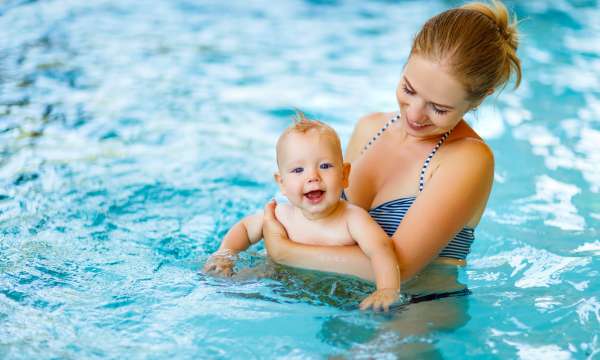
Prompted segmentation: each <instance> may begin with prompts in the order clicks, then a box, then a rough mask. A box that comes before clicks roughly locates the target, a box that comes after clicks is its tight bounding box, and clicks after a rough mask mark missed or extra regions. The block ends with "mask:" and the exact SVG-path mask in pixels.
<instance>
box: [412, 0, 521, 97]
mask: <svg viewBox="0 0 600 360" xmlns="http://www.w3.org/2000/svg"><path fill="white" fill-rule="evenodd" d="M518 44H519V40H518V32H517V22H516V20H515V19H512V20H511V19H510V16H509V13H508V11H507V9H506V7H505V6H504V4H502V3H501V2H500V1H496V0H493V1H492V3H491V5H488V4H484V3H480V2H472V3H468V4H466V5H463V6H462V7H460V8H455V9H451V10H447V11H444V12H442V13H441V14H439V15H436V16H434V17H433V18H431V19H429V20H428V21H427V22H426V23H425V25H423V28H422V29H421V31H419V33H418V34H417V35H416V37H415V39H414V41H413V46H412V49H411V52H410V54H411V55H413V54H418V55H420V56H424V57H426V58H428V59H430V60H434V61H439V62H440V63H441V64H443V65H446V66H448V68H449V69H450V71H451V73H452V74H453V75H454V76H456V78H457V79H458V80H459V81H460V82H461V83H462V84H463V86H464V87H465V89H466V91H467V97H468V99H469V100H470V101H473V102H478V101H481V100H482V99H483V98H485V97H486V96H487V95H489V94H491V93H492V92H493V91H494V90H495V89H497V88H500V87H503V86H504V85H505V84H506V83H507V82H508V80H509V79H510V77H511V75H512V74H513V73H514V75H515V77H516V79H515V88H517V87H518V86H519V84H520V83H521V61H520V60H519V58H518V56H517V47H518Z"/></svg>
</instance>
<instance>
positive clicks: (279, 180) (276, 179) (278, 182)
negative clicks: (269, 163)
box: [273, 171, 283, 192]
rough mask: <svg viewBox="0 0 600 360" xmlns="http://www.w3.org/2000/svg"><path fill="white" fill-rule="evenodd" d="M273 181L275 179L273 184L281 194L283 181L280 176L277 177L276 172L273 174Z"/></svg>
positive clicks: (277, 173)
mask: <svg viewBox="0 0 600 360" xmlns="http://www.w3.org/2000/svg"><path fill="white" fill-rule="evenodd" d="M273 179H275V182H276V183H277V185H279V190H280V191H281V192H283V179H282V177H281V175H279V172H277V171H276V172H274V173H273Z"/></svg>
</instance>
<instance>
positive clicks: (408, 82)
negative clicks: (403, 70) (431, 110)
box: [403, 76, 454, 110]
mask: <svg viewBox="0 0 600 360" xmlns="http://www.w3.org/2000/svg"><path fill="white" fill-rule="evenodd" d="M403 78H404V81H406V83H407V84H408V87H410V88H411V90H413V91H415V88H414V87H413V86H412V84H411V83H410V81H408V79H407V78H406V76H403ZM415 92H416V91H415ZM429 103H430V104H433V105H435V106H437V107H443V108H446V109H448V110H454V107H452V106H450V105H444V104H438V103H435V102H433V101H430V102H429Z"/></svg>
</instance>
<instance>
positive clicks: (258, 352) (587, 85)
mask: <svg viewBox="0 0 600 360" xmlns="http://www.w3.org/2000/svg"><path fill="white" fill-rule="evenodd" d="M457 4H458V2H455V1H431V2H427V3H426V4H425V3H423V2H418V1H402V2H387V1H371V2H358V1H285V2H269V1H252V2H250V3H246V2H221V1H185V0H171V1H167V0H164V1H153V2H152V3H151V4H149V3H146V2H135V1H127V0H122V1H114V0H105V1H90V2H87V1H86V2H84V1H75V0H71V1H68V0H55V1H52V0H49V1H14V0H13V1H11V0H7V1H4V2H1V3H0V358H7V359H29V358H36V359H42V358H46V359H55V358H66V359H69V358H151V359H159V358H173V357H176V358H181V359H186V358H190V359H198V358H244V359H252V358H302V359H305V358H306V359H313V358H315V359H316V358H327V357H331V356H340V357H356V358H382V359H388V358H396V357H403V356H406V357H415V356H419V357H425V358H427V357H429V358H439V357H444V358H463V357H468V358H521V359H539V358H547V359H550V358H552V359H570V358H573V359H586V358H598V357H600V339H599V336H598V334H599V333H600V331H599V329H600V326H599V325H600V296H599V295H598V294H599V293H600V292H599V291H600V283H599V282H598V280H597V279H598V276H599V271H600V263H599V256H600V236H599V229H600V226H599V224H600V194H599V193H600V167H599V166H598V164H600V147H599V146H598V144H599V143H600V90H599V89H600V25H599V24H600V23H599V22H598V20H597V19H598V18H600V4H598V2H597V1H575V0H572V1H556V2H552V4H550V2H547V1H527V2H509V3H508V5H509V7H510V8H511V9H512V10H514V11H516V13H517V14H518V16H519V18H521V19H523V21H522V23H521V30H522V32H523V41H522V47H521V49H520V50H519V53H520V56H521V58H522V61H523V67H524V79H523V84H522V86H521V88H519V89H518V90H517V91H516V92H511V91H510V90H509V89H506V90H505V91H504V92H503V93H502V94H501V95H500V96H499V97H493V98H491V99H489V100H488V101H487V102H486V103H485V104H484V105H483V106H481V107H480V110H479V111H478V112H477V113H476V114H474V115H472V116H471V117H470V119H469V121H470V123H471V124H472V125H473V126H474V127H475V128H476V129H477V130H478V131H479V132H480V133H481V135H482V136H483V137H484V138H485V139H486V140H487V141H488V143H489V144H490V146H491V147H492V148H493V150H494V152H495V154H496V175H495V185H494V190H493V194H492V197H491V199H490V202H489V206H488V209H487V212H486V214H485V216H484V218H483V219H482V222H481V224H480V225H479V227H478V228H477V231H476V241H475V243H474V245H473V251H472V253H471V254H470V256H469V265H468V266H467V267H466V269H464V270H460V271H459V272H458V278H459V281H460V282H461V283H463V284H466V285H467V286H468V288H469V289H470V290H471V291H472V294H471V295H470V296H467V297H461V298H446V299H441V300H436V301H429V302H421V303H418V304H410V305H405V306H402V307H400V308H399V309H397V310H396V311H395V312H393V313H392V314H388V315H381V314H373V313H361V312H359V311H357V310H356V305H357V303H358V301H359V300H360V298H361V297H362V296H364V295H365V294H367V293H368V292H369V291H370V290H371V287H370V286H371V285H369V284H366V283H364V282H361V281H358V280H355V279H350V278H346V277H342V276H335V275H328V274H323V273H317V272H310V271H300V270H294V269H290V268H285V267H279V266H276V265H274V264H272V263H270V262H268V261H267V260H265V257H264V254H263V252H262V248H261V247H260V246H259V247H257V248H255V249H253V251H251V252H249V253H248V254H246V255H244V257H243V258H242V259H241V262H240V266H239V267H240V275H238V276H237V277H236V278H235V279H233V280H222V279H214V278H210V277H205V276H204V275H202V274H201V273H199V271H198V270H199V269H200V268H201V266H202V264H203V262H204V261H205V260H206V258H207V257H208V255H209V254H210V253H212V252H213V251H214V250H215V249H216V248H217V247H218V244H219V241H220V239H221V237H222V236H223V234H224V233H225V232H226V231H227V229H228V227H229V226H231V225H232V224H233V223H234V222H235V221H236V220H238V219H239V218H240V217H241V216H242V215H243V214H246V213H248V212H251V211H254V210H256V209H258V208H259V207H261V206H262V205H263V204H264V203H265V201H266V200H268V199H269V198H270V197H271V196H273V194H274V193H275V192H276V187H275V185H274V183H273V181H272V175H271V174H272V172H273V170H274V169H275V162H274V150H273V149H274V142H275V140H276V136H277V134H278V133H279V132H280V131H281V129H283V128H284V127H285V126H286V125H287V124H288V123H289V121H290V115H291V114H293V108H294V107H297V108H300V109H302V110H304V111H306V112H307V113H308V114H309V115H311V116H313V117H316V118H319V119H322V120H324V121H327V122H329V123H330V124H332V125H333V126H334V127H335V128H336V129H337V130H338V131H339V133H340V135H341V137H342V140H343V142H345V141H346V140H347V139H348V137H349V135H350V132H351V130H352V126H353V123H354V122H355V121H356V119H357V118H358V117H359V116H361V115H364V114H367V113H369V112H373V111H381V110H387V111H393V110H394V109H395V108H396V103H395V97H394V90H395V85H396V81H397V80H398V78H399V75H400V73H401V70H402V64H403V62H404V61H405V60H406V56H407V54H408V51H409V47H410V40H411V38H412V36H413V34H414V33H415V32H416V31H417V30H418V28H419V26H420V25H421V24H422V23H423V22H424V21H425V20H426V19H427V18H429V17H430V16H432V15H434V14H435V13H437V12H439V11H441V10H443V9H446V8H448V7H449V6H453V5H457ZM430 271H431V272H433V273H436V272H439V273H440V274H444V273H446V272H448V271H449V269H442V268H439V269H438V268H432V269H430ZM432 287H433V285H432ZM423 291H424V290H423ZM431 291H434V290H431Z"/></svg>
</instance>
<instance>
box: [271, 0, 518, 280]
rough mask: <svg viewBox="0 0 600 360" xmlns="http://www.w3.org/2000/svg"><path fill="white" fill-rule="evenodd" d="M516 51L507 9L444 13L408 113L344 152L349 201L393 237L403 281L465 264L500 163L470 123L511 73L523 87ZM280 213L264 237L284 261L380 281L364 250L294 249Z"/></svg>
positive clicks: (377, 117)
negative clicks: (467, 119) (437, 265)
mask: <svg viewBox="0 0 600 360" xmlns="http://www.w3.org/2000/svg"><path fill="white" fill-rule="evenodd" d="M516 49H517V30H516V24H515V23H514V22H512V23H511V22H509V15H508V12H507V10H506V8H505V7H504V5H502V4H501V3H499V2H496V1H494V2H493V4H492V6H489V5H485V4H481V3H470V4H467V5H464V6H462V7H460V8H456V9H451V10H448V11H445V12H443V13H441V14H439V15H437V16H435V17H433V18H431V19H430V20H429V21H427V23H426V24H425V25H424V26H423V28H422V29H421V31H420V32H419V33H418V34H417V36H416V37H415V39H414V42H413V45H412V49H411V52H410V56H409V58H408V61H407V63H406V64H405V66H404V72H403V74H402V77H401V78H400V81H399V84H398V87H397V90H396V96H397V100H398V104H399V106H400V111H399V112H395V113H375V114H371V115H368V116H366V117H364V118H362V119H360V120H359V122H358V123H357V124H356V127H355V129H354V132H353V134H352V136H351V139H350V142H349V143H348V146H347V151H346V154H345V157H346V161H348V162H351V164H352V171H351V174H350V185H349V187H348V188H347V189H346V191H345V196H346V198H347V200H348V201H350V202H351V203H353V204H356V205H358V206H361V207H363V208H364V209H366V210H369V212H370V214H371V216H372V217H373V218H374V219H375V220H376V221H377V222H378V223H379V224H380V225H381V226H382V227H383V228H384V229H385V230H386V232H387V233H388V235H390V236H391V239H392V241H393V244H394V248H395V252H396V255H397V257H398V262H399V264H400V267H401V274H402V279H403V281H406V280H409V279H411V278H413V277H414V276H415V275H417V274H420V273H421V272H422V270H423V269H425V268H426V267H427V266H428V265H430V264H432V263H443V264H450V265H465V264H466V262H465V258H466V256H467V254H468V252H469V250H470V246H471V243H472V241H473V240H474V232H473V230H474V228H475V227H476V226H477V224H478V222H479V220H480V218H481V216H482V214H483V212H484V209H485V206H486V202H487V199H488V197H489V194H490V191H491V188H492V182H493V176H494V159H493V154H492V151H491V150H490V148H489V147H488V146H487V145H486V144H485V143H484V141H483V140H482V139H481V137H480V136H479V135H477V133H476V132H475V131H474V130H473V129H472V128H471V127H470V126H469V125H468V124H467V123H466V122H465V121H464V119H463V116H464V115H465V114H466V113H467V112H468V111H471V110H474V109H476V108H477V106H478V105H479V104H480V103H481V102H482V101H483V100H484V99H485V98H486V97H487V96H489V95H491V94H492V93H493V92H494V91H495V90H496V89H498V88H501V87H502V86H504V85H505V84H506V83H507V81H508V80H509V78H510V77H511V75H515V77H516V85H515V87H517V86H518V85H519V83H520V80H521V65H520V61H519V59H518V57H517V55H516ZM274 206H275V204H274V203H273V202H272V203H269V204H268V205H267V206H266V208H265V210H266V211H265V221H264V224H265V225H264V226H265V228H264V229H263V232H264V234H265V244H266V247H267V251H268V253H269V255H270V256H271V257H272V258H273V259H274V260H275V261H276V262H278V263H281V264H285V265H290V266H295V267H302V268H309V269H317V270H323V271H331V272H337V273H345V274H350V275H356V276H359V277H361V278H364V279H370V280H372V279H373V274H372V272H371V269H370V266H369V259H368V258H367V257H366V256H365V254H364V253H363V252H362V251H361V250H360V248H359V247H358V246H348V247H343V248H340V247H327V246H318V247H317V246H307V245H302V244H297V243H293V242H291V241H290V240H289V239H288V238H287V236H286V234H285V230H283V228H282V227H281V225H280V224H279V223H278V222H277V220H276V219H275V217H274V215H273V208H274ZM430 268H431V267H430ZM430 285H431V284H430ZM446 285H450V284H446ZM432 286H433V285H432ZM436 286H437V285H436ZM434 287H435V286H434ZM441 287H444V286H443V284H442V286H441ZM446 288H447V289H448V287H446Z"/></svg>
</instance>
